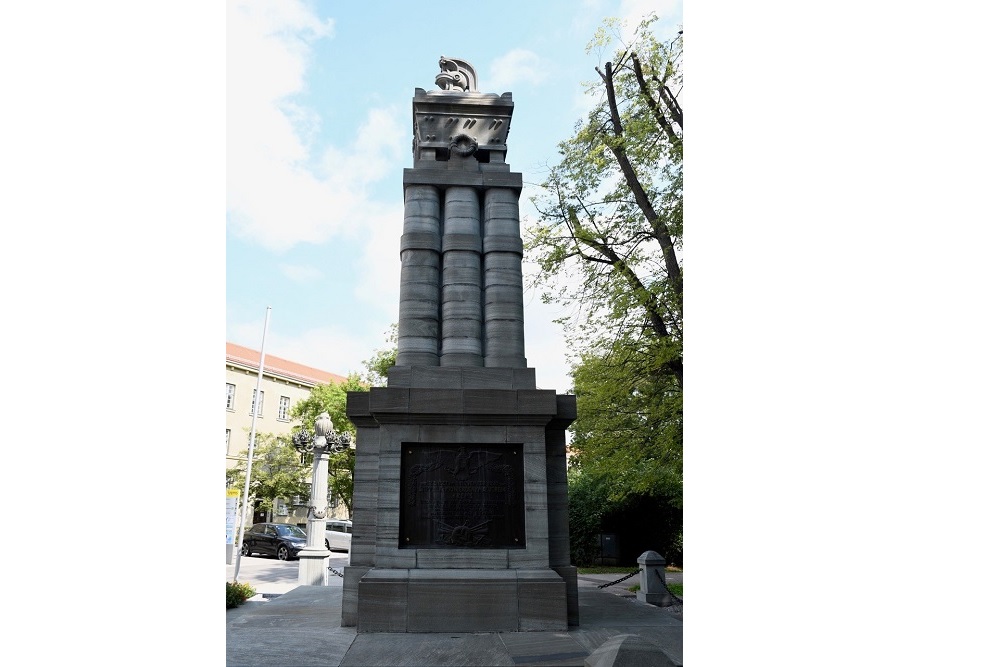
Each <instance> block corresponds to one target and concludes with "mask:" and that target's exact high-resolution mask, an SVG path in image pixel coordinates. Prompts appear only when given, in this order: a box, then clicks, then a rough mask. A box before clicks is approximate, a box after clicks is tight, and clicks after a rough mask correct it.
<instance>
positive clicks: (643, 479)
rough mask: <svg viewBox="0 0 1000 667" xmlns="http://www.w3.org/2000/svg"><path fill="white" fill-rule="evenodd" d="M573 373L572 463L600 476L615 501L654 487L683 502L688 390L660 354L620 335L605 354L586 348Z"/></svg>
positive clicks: (658, 492)
mask: <svg viewBox="0 0 1000 667" xmlns="http://www.w3.org/2000/svg"><path fill="white" fill-rule="evenodd" d="M653 342H654V343H655V342H657V341H653ZM572 373H573V386H574V390H575V392H576V396H577V412H578V417H577V420H576V421H575V422H574V423H573V424H571V425H570V432H571V433H572V435H573V441H572V442H573V448H574V450H575V451H576V454H575V456H573V458H572V465H573V466H574V467H576V468H580V469H585V470H587V471H588V472H589V473H590V474H591V475H592V476H593V477H594V478H595V479H599V480H601V482H602V487H601V488H602V493H607V495H608V498H609V499H610V500H613V501H621V500H623V499H625V498H626V497H628V496H629V495H632V494H650V495H657V496H662V497H664V498H668V499H670V500H672V501H674V502H675V503H676V504H677V505H678V506H680V503H681V499H682V486H683V424H682V421H683V419H682V418H683V415H682V413H683V403H682V396H681V391H680V387H679V385H678V383H677V380H676V378H675V376H674V375H673V374H672V373H671V372H670V371H669V370H665V369H663V368H662V364H661V362H660V361H659V360H658V357H657V353H656V352H655V351H653V350H650V349H649V347H648V346H646V347H641V346H638V345H631V346H629V345H626V344H625V343H623V342H621V341H618V342H616V343H615V344H613V345H612V347H611V349H610V350H608V351H606V352H605V353H604V355H603V356H595V355H585V356H584V357H583V359H582V360H581V361H580V362H579V363H578V364H576V365H575V366H574V368H573V372H572Z"/></svg>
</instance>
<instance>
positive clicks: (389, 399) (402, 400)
mask: <svg viewBox="0 0 1000 667" xmlns="http://www.w3.org/2000/svg"><path fill="white" fill-rule="evenodd" d="M370 393H371V398H370V399H369V406H370V409H371V411H372V412H373V413H379V412H406V411H407V410H408V409H409V401H410V390H409V389H394V388H392V387H372V389H371V392H370Z"/></svg>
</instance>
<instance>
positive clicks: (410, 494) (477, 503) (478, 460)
mask: <svg viewBox="0 0 1000 667" xmlns="http://www.w3.org/2000/svg"><path fill="white" fill-rule="evenodd" d="M523 458H524V457H523V445H522V444H520V443H518V444H510V443H504V444H496V445H471V444H432V443H405V442H404V443H402V457H401V463H402V467H401V470H400V472H401V475H400V477H401V479H400V493H399V504H400V508H399V547H400V548H401V549H405V548H409V547H420V548H422V549H428V548H431V549H434V548H436V549H523V548H524V464H523Z"/></svg>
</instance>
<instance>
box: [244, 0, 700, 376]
mask: <svg viewBox="0 0 1000 667" xmlns="http://www.w3.org/2000/svg"><path fill="white" fill-rule="evenodd" d="M652 11H655V12H656V13H657V14H658V16H660V21H658V31H659V32H660V34H661V35H663V36H664V37H667V36H672V35H673V34H675V33H676V31H677V30H678V28H679V27H680V25H681V23H682V18H681V3H680V1H679V0H677V1H667V2H663V1H660V2H655V1H650V0H638V1H631V0H624V1H619V0H613V1H608V0H591V1H586V2H580V1H579V0H555V1H546V2H537V1H535V2H525V1H522V0H515V1H514V2H505V3H499V4H494V3H464V5H463V8H462V9H461V10H458V9H456V5H455V3H445V2H391V3H390V2H367V3H347V2H336V3H333V2H327V3H320V2H299V1H298V0H285V1H282V2H245V1H242V0H240V1H231V2H229V3H228V5H227V19H226V29H227V35H226V37H227V47H226V48H227V52H226V56H227V72H226V74H227V91H226V102H227V111H226V121H227V129H226V131H227V175H226V337H227V339H228V340H230V341H232V342H235V343H239V344H242V345H247V346H250V347H254V348H257V347H259V346H260V343H261V337H262V333H263V324H264V315H265V311H266V308H267V307H268V306H270V307H271V308H272V310H271V317H270V322H269V325H268V331H267V339H266V344H265V351H266V352H267V353H268V354H273V355H276V356H281V357H286V358H290V359H293V360H295V361H299V362H301V363H305V364H308V365H311V366H315V367H318V368H321V369H324V370H327V371H331V372H335V373H340V374H347V373H348V372H351V371H363V366H362V362H363V361H364V360H365V359H368V358H369V357H370V356H371V355H372V353H373V351H374V350H375V349H376V348H380V347H383V346H385V345H386V344H387V343H386V342H385V332H386V330H387V329H388V328H389V326H390V325H391V324H392V323H394V322H396V320H397V317H398V313H397V308H398V293H399V255H398V246H399V235H400V233H401V228H402V171H403V169H404V168H406V167H410V166H412V157H411V153H410V142H411V137H412V129H411V99H412V97H413V91H414V88H424V89H428V90H430V89H436V88H435V86H434V76H435V74H436V73H437V72H438V65H437V61H438V58H439V57H440V56H442V55H444V56H450V57H457V58H462V59H465V60H467V61H469V62H471V63H472V65H473V66H474V67H475V68H476V71H477V74H478V77H479V89H480V91H482V92H490V93H503V92H508V91H509V92H511V93H512V94H513V97H514V105H515V106H514V117H513V120H512V123H511V131H510V136H509V139H508V146H509V149H508V155H507V159H508V162H509V163H510V164H511V168H512V170H514V171H519V172H521V173H522V174H523V175H524V181H525V184H526V186H525V188H524V190H523V192H522V195H521V215H522V218H523V217H525V216H528V217H532V216H533V215H534V213H535V210H534V207H533V206H532V205H531V203H530V201H529V199H528V197H529V196H530V195H531V192H532V190H533V184H535V183H538V182H539V181H540V180H541V179H542V177H543V176H544V173H545V167H546V165H547V164H552V163H555V162H556V161H557V159H558V154H557V150H556V147H557V144H558V142H559V141H561V140H564V139H567V138H568V137H569V136H571V134H572V131H573V126H574V123H575V122H576V120H577V119H579V118H581V117H582V116H583V115H584V114H585V113H586V111H587V110H588V109H589V108H590V107H591V106H592V104H593V102H592V100H591V98H589V97H588V96H587V95H586V94H585V87H584V85H583V84H584V83H585V82H586V83H592V82H593V81H594V80H596V78H597V75H596V72H595V71H594V67H595V66H600V65H601V64H602V63H603V62H604V61H605V60H607V58H608V56H609V53H608V52H607V51H605V52H598V51H594V52H592V53H590V54H588V53H587V52H586V46H587V43H588V42H589V41H590V40H591V39H592V37H593V35H594V33H595V31H596V30H597V29H598V27H599V26H600V25H601V22H602V21H603V20H604V19H605V18H606V17H611V16H617V17H620V18H622V19H624V20H625V21H626V22H627V24H628V25H631V26H634V25H635V24H636V23H638V21H639V19H640V18H641V17H642V16H644V15H646V14H648V13H649V12H652ZM525 272H526V274H530V272H531V266H530V265H526V266H525ZM525 304H526V306H525V310H526V312H525V336H526V341H525V347H526V356H527V358H528V365H529V366H532V367H534V368H536V371H537V381H538V384H539V386H541V387H543V388H547V389H557V390H559V391H560V392H565V391H567V390H569V389H570V386H571V383H570V379H569V377H568V374H567V373H568V363H567V360H566V359H565V355H564V352H563V349H564V344H563V332H562V330H561V328H560V327H559V326H557V325H556V324H554V323H553V322H552V320H553V319H554V318H556V317H558V316H560V315H561V314H563V313H562V311H561V310H560V309H559V307H557V306H554V305H544V304H542V303H541V300H540V298H539V296H538V295H537V294H536V293H534V292H532V291H530V290H529V291H527V292H526V294H525Z"/></svg>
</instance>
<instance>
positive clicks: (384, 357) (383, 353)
mask: <svg viewBox="0 0 1000 667" xmlns="http://www.w3.org/2000/svg"><path fill="white" fill-rule="evenodd" d="M385 340H386V342H387V343H390V344H391V345H390V347H385V348H382V349H379V350H375V354H374V355H372V357H371V358H370V359H368V361H365V362H362V363H363V364H364V366H365V368H366V369H367V371H368V372H367V373H365V376H364V381H365V382H366V383H367V384H368V385H369V386H371V387H384V386H385V385H386V382H387V381H388V379H389V369H390V368H392V367H393V366H395V365H396V353H397V351H398V350H397V343H398V341H399V326H398V325H397V324H395V323H394V324H392V326H390V327H389V331H387V332H386V334H385Z"/></svg>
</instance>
